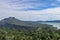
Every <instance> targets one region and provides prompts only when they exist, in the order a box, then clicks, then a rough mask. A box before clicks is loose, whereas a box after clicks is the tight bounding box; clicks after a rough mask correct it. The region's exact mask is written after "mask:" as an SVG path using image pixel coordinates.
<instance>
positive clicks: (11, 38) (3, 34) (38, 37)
mask: <svg viewBox="0 0 60 40" xmlns="http://www.w3.org/2000/svg"><path fill="white" fill-rule="evenodd" d="M18 21H19V20H17V19H15V18H11V17H10V18H6V19H3V20H1V21H0V40H60V29H57V28H56V27H53V26H52V25H47V24H38V23H36V24H35V23H28V22H27V23H26V22H22V21H19V22H18ZM22 23H23V24H22Z"/></svg>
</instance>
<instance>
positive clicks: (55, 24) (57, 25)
mask: <svg viewBox="0 0 60 40" xmlns="http://www.w3.org/2000/svg"><path fill="white" fill-rule="evenodd" d="M42 24H49V25H53V26H54V27H57V28H58V29H60V23H51V22H42Z"/></svg>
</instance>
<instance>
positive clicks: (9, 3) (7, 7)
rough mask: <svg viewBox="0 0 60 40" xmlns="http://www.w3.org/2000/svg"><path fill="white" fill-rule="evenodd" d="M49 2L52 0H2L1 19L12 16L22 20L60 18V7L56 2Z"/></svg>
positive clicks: (0, 3)
mask: <svg viewBox="0 0 60 40" xmlns="http://www.w3.org/2000/svg"><path fill="white" fill-rule="evenodd" d="M48 2H50V1H45V2H44V3H43V1H41V0H40V1H39V0H0V5H1V6H0V19H3V18H6V17H10V16H12V17H16V18H18V19H20V20H34V21H37V20H38V21H39V20H44V21H45V20H60V18H59V17H60V7H59V6H58V7H57V3H56V2H50V3H48ZM52 4H53V5H52ZM58 5H59V4H58ZM52 6H54V7H52ZM55 6H56V7H55ZM41 8H42V9H43V10H41ZM44 8H46V9H44ZM30 9H31V10H30ZM32 9H34V10H32ZM36 9H37V10H36ZM38 9H39V10H38Z"/></svg>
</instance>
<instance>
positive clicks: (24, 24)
mask: <svg viewBox="0 0 60 40" xmlns="http://www.w3.org/2000/svg"><path fill="white" fill-rule="evenodd" d="M39 22H50V21H21V20H18V19H16V18H15V17H9V18H5V19H2V20H0V27H2V28H4V27H5V28H13V29H14V28H18V29H26V30H34V29H36V28H45V27H46V28H48V27H49V28H51V27H52V25H47V24H40V23H39ZM51 22H52V21H51ZM53 22H54V21H53Z"/></svg>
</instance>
